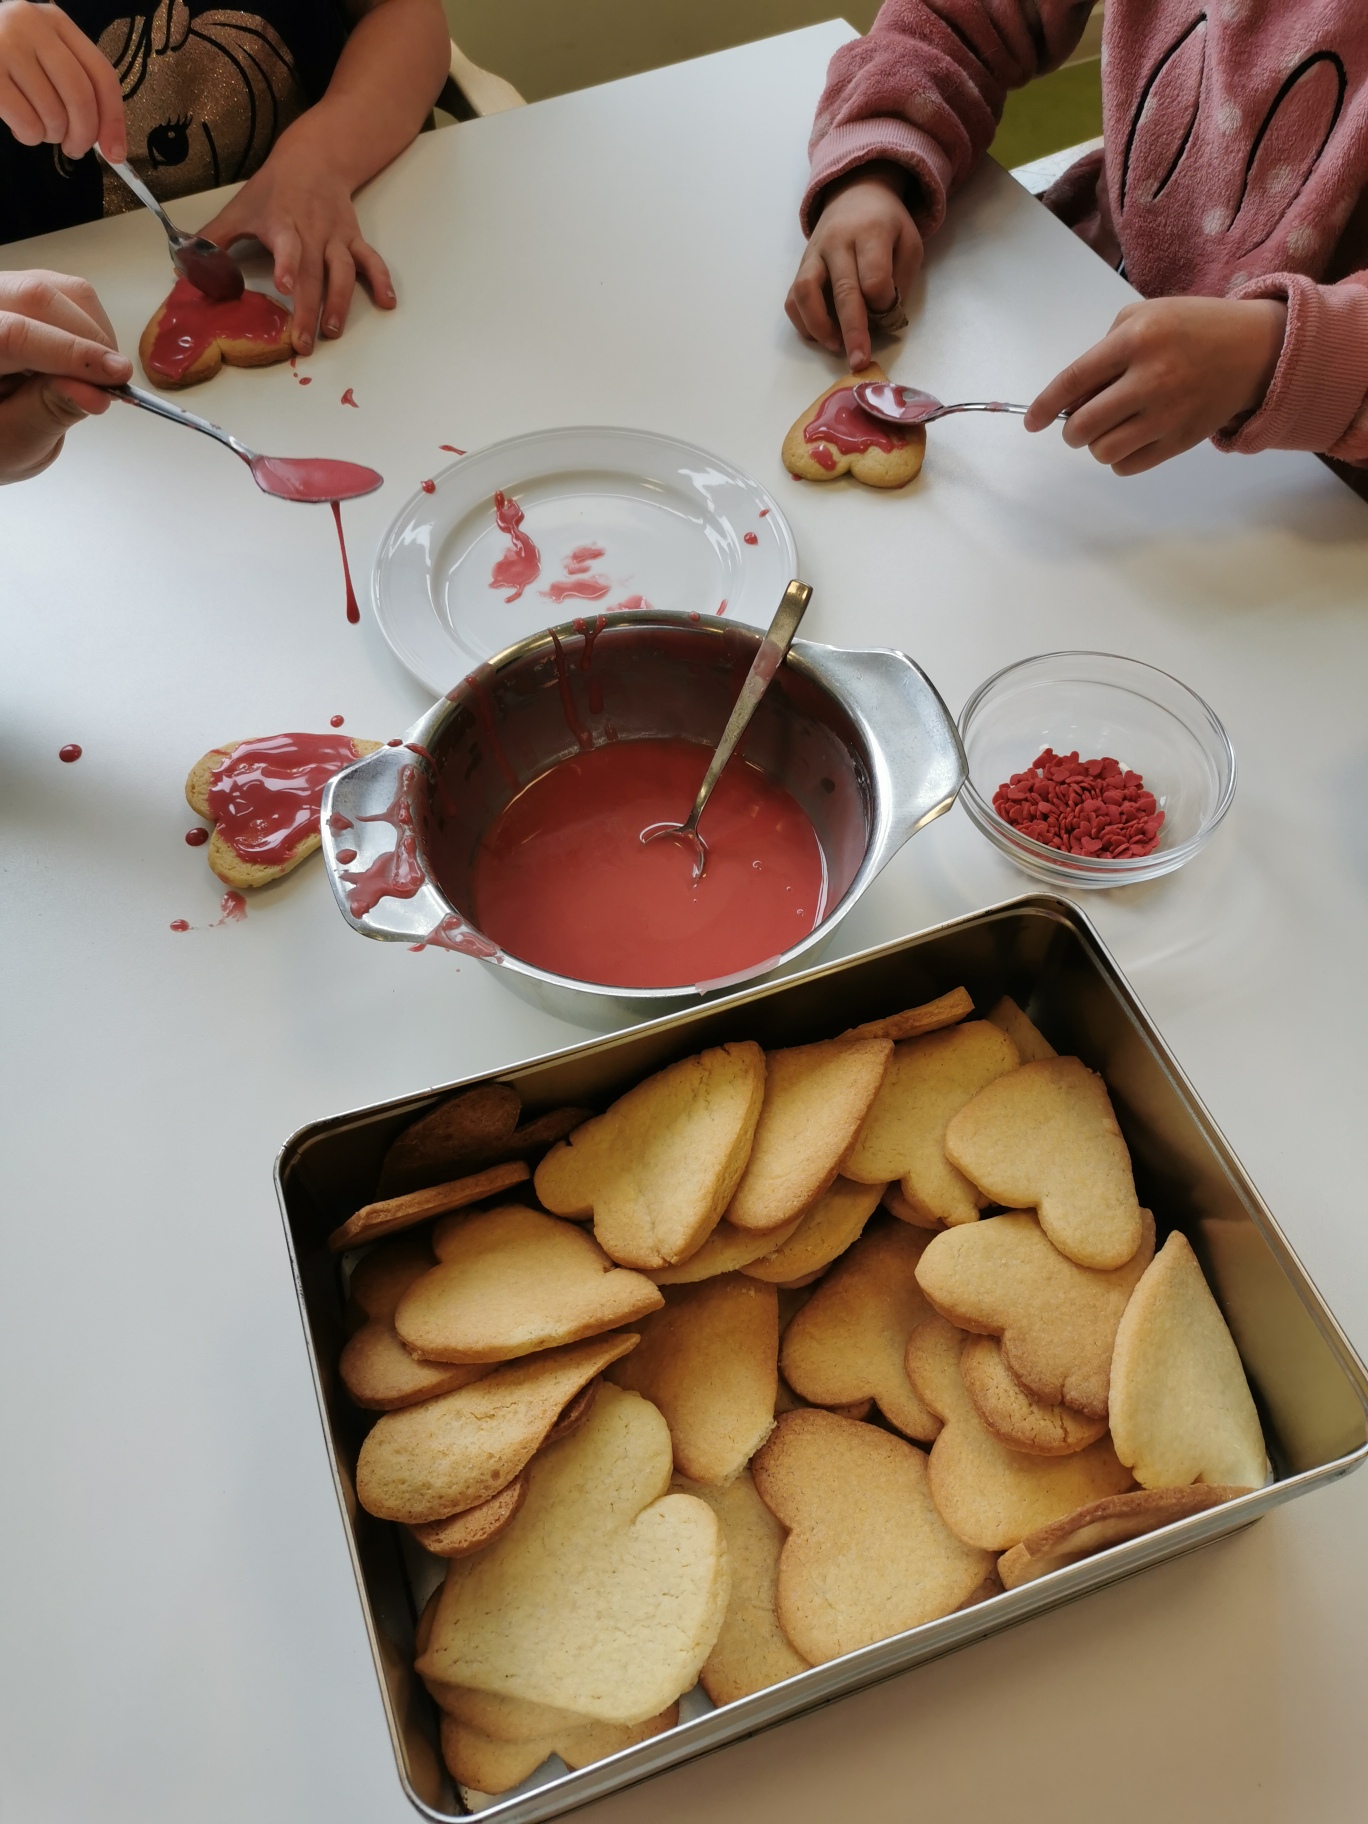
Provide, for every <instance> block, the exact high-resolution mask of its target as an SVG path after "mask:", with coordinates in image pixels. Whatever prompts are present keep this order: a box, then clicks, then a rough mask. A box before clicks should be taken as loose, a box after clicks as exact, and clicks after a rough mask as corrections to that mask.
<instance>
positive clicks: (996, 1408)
mask: <svg viewBox="0 0 1368 1824" xmlns="http://www.w3.org/2000/svg"><path fill="white" fill-rule="evenodd" d="M960 1374H961V1375H962V1376H963V1378H964V1391H965V1392H966V1393H967V1394H968V1395H969V1398H970V1399H971V1400H972V1401H973V1403H974V1410H975V1411H976V1412H977V1413H978V1415H979V1417H980V1418H981V1419H982V1420H983V1422H984V1424H985V1425H986V1426H987V1427H988V1429H989V1431H991V1432H992V1434H993V1436H994V1437H995V1438H996V1439H997V1441H998V1442H999V1444H1007V1445H1009V1446H1010V1447H1011V1448H1012V1449H1013V1450H1024V1451H1027V1452H1029V1453H1030V1454H1031V1455H1033V1456H1037V1457H1067V1456H1069V1455H1071V1454H1072V1453H1073V1452H1074V1451H1075V1450H1084V1449H1086V1448H1087V1446H1088V1445H1089V1444H1093V1443H1095V1442H1096V1441H1097V1439H1098V1438H1100V1437H1101V1436H1102V1434H1103V1432H1104V1431H1105V1430H1106V1429H1107V1421H1106V1420H1105V1419H1095V1418H1091V1417H1089V1415H1088V1414H1087V1413H1086V1412H1075V1410H1074V1408H1073V1407H1072V1406H1064V1405H1062V1404H1059V1403H1055V1404H1053V1405H1052V1404H1050V1402H1049V1401H1047V1400H1038V1399H1037V1398H1036V1396H1035V1395H1034V1394H1033V1393H1032V1392H1031V1390H1030V1388H1029V1387H1026V1386H1023V1385H1022V1383H1021V1382H1020V1381H1019V1380H1018V1379H1017V1377H1016V1376H1015V1375H1014V1374H1013V1373H1012V1371H1011V1369H1010V1368H1009V1367H1008V1366H1007V1363H1006V1362H1005V1360H1004V1359H1003V1355H1002V1344H1001V1343H1000V1342H999V1341H998V1339H997V1337H995V1336H970V1337H968V1338H966V1340H965V1344H964V1347H963V1348H962V1349H961V1351H960Z"/></svg>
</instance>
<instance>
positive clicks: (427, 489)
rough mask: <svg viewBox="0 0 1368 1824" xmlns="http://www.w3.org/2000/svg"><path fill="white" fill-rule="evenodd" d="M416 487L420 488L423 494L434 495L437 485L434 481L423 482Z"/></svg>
mask: <svg viewBox="0 0 1368 1824" xmlns="http://www.w3.org/2000/svg"><path fill="white" fill-rule="evenodd" d="M418 485H419V486H420V487H421V488H422V490H423V492H424V494H435V493H436V492H437V483H436V482H435V481H423V482H420V483H419V484H418Z"/></svg>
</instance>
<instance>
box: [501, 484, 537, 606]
mask: <svg viewBox="0 0 1368 1824" xmlns="http://www.w3.org/2000/svg"><path fill="white" fill-rule="evenodd" d="M494 523H495V524H496V525H497V526H498V528H499V530H500V532H503V533H504V534H506V536H507V538H508V540H509V545H508V549H507V551H505V552H504V554H503V556H502V557H501V558H500V559H499V561H498V562H497V563H496V564H495V566H494V571H493V574H492V575H491V577H490V579H489V586H490V588H491V589H511V590H512V591H513V593H512V595H506V596H505V597H504V600H505V601H506V602H516V601H517V599H518V597H519V596H520V595H521V594H522V592H523V590H524V589H526V587H527V585H528V584H529V583H535V582H536V580H537V578H538V577H539V576H540V575H541V552H540V551H538V549H537V547H536V546H535V545H534V544H533V543H532V540H531V539H530V538H529V537H528V536H527V534H526V532H524V531H522V529H521V528H522V523H523V510H522V508H521V507H520V506H519V505H518V503H517V501H516V500H509V498H508V496H507V495H506V494H505V493H504V492H503V490H502V488H500V489H499V490H498V491H497V492H496V494H495V496H494Z"/></svg>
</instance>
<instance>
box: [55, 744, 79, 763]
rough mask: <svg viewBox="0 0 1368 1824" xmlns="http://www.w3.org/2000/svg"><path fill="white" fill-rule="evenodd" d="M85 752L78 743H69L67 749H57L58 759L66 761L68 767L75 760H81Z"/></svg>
mask: <svg viewBox="0 0 1368 1824" xmlns="http://www.w3.org/2000/svg"><path fill="white" fill-rule="evenodd" d="M83 751H84V750H83V749H82V748H80V747H79V746H78V745H77V744H76V742H74V741H68V742H67V744H66V746H65V747H59V748H58V749H57V758H58V759H59V760H65V761H66V763H67V765H68V766H70V765H71V763H72V761H73V760H79V759H80V757H81V754H82V752H83Z"/></svg>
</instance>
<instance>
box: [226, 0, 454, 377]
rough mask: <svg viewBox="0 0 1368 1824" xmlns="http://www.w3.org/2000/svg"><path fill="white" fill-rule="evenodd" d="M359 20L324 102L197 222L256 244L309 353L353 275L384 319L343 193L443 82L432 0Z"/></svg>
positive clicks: (425, 108) (375, 273)
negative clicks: (223, 204)
mask: <svg viewBox="0 0 1368 1824" xmlns="http://www.w3.org/2000/svg"><path fill="white" fill-rule="evenodd" d="M359 4H361V5H363V6H366V9H367V10H366V11H365V12H364V15H363V17H362V18H360V19H359V20H358V21H357V23H356V25H355V26H354V27H353V29H352V33H351V36H350V37H349V38H348V39H347V42H346V45H345V46H344V47H343V51H342V55H341V57H340V58H339V59H338V63H337V68H336V70H335V71H334V72H333V79H332V81H331V82H330V83H329V84H328V90H327V93H326V94H325V95H324V97H323V99H322V100H321V101H320V102H319V103H318V104H317V106H315V107H312V108H310V109H309V110H308V112H307V113H305V114H302V115H300V117H299V119H298V120H297V121H295V122H294V124H293V125H292V126H290V127H287V128H286V130H285V131H284V132H283V133H282V134H281V136H280V138H279V139H278V140H277V141H276V144H275V147H274V149H273V150H272V152H271V154H270V157H269V158H268V159H267V160H266V162H265V164H264V165H263V166H262V167H261V169H260V171H258V172H257V174H256V176H255V177H252V178H249V179H248V180H247V182H246V183H245V184H244V185H243V187H242V189H241V190H240V191H239V192H238V194H237V195H236V196H235V197H234V198H233V200H232V202H231V203H229V205H228V207H227V208H226V209H224V210H222V211H221V212H220V213H219V214H218V215H216V216H215V217H214V219H213V221H212V222H209V223H207V224H206V226H205V228H204V230H203V232H204V233H205V234H207V235H208V236H209V238H210V239H211V240H214V241H217V242H219V244H220V245H222V246H225V247H226V246H228V245H229V244H230V243H231V242H232V241H234V240H237V239H239V238H242V237H245V236H248V235H254V236H255V237H256V238H257V239H258V240H259V241H261V242H263V243H264V245H265V246H267V247H268V248H269V249H270V250H271V252H272V253H273V254H274V255H275V283H276V286H277V288H278V289H279V290H280V291H281V292H283V293H284V294H285V295H286V296H287V297H291V298H293V300H294V320H295V328H294V345H295V347H296V349H297V350H298V351H299V353H300V354H307V353H308V352H309V351H310V349H312V347H313V345H314V338H315V336H316V334H317V333H318V327H319V319H320V316H321V318H322V333H323V334H324V335H325V336H340V335H341V333H342V326H343V324H344V323H345V322H346V320H347V308H348V306H349V304H350V302H351V296H352V291H353V290H354V288H355V284H356V275H357V273H358V272H359V273H360V275H361V277H362V278H363V279H364V280H365V281H366V284H367V285H368V286H369V288H370V291H371V294H372V296H373V297H374V299H375V302H376V303H377V304H378V305H379V306H380V307H381V309H382V310H393V308H394V305H395V295H394V285H393V283H392V282H391V279H390V275H389V268H388V267H387V266H386V265H385V262H384V261H383V260H382V259H381V257H380V255H379V254H378V253H377V252H376V251H375V249H374V248H373V247H371V246H370V245H369V244H368V243H367V242H366V241H365V240H363V239H362V236H361V229H360V225H359V224H358V222H357V219H356V210H355V208H354V206H353V204H352V193H353V191H355V190H358V189H359V188H360V187H361V185H362V184H364V183H366V182H367V181H368V180H369V179H370V178H372V177H374V176H375V174H376V172H377V171H380V170H383V169H384V167H385V166H386V165H387V164H389V162H390V160H391V159H393V158H395V157H397V156H398V154H399V153H400V152H402V151H403V149H404V147H405V146H407V145H408V144H409V142H410V140H412V139H413V138H414V136H415V135H416V134H417V132H418V130H419V128H420V127H421V126H422V124H423V121H424V120H425V119H426V117H427V115H428V112H429V110H430V109H431V107H432V104H433V102H434V101H435V100H436V98H437V94H438V92H439V90H440V89H441V86H442V83H443V82H444V81H445V79H446V73H447V69H448V65H449V60H450V56H451V41H450V38H449V37H448V34H447V26H446V20H445V18H444V16H443V13H442V9H441V5H440V3H439V0H370V3H369V4H367V0H359Z"/></svg>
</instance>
